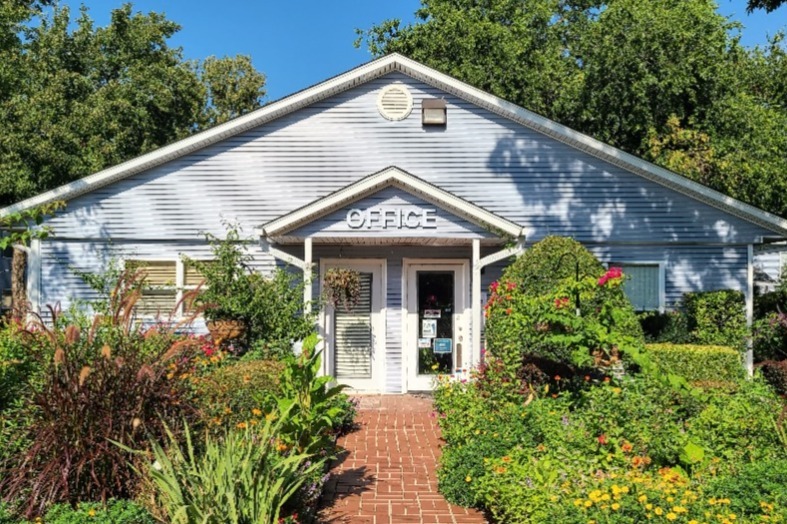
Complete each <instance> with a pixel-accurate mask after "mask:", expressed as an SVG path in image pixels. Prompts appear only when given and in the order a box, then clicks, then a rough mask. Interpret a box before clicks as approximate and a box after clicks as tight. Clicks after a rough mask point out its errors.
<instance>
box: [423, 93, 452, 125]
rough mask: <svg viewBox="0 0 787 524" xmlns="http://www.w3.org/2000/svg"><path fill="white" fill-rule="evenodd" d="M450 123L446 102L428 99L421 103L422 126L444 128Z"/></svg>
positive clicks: (439, 99)
mask: <svg viewBox="0 0 787 524" xmlns="http://www.w3.org/2000/svg"><path fill="white" fill-rule="evenodd" d="M447 123H448V114H447V111H446V106H445V100H443V99H442V98H427V99H425V100H423V101H421V124H422V125H425V126H444V125H446V124H447Z"/></svg>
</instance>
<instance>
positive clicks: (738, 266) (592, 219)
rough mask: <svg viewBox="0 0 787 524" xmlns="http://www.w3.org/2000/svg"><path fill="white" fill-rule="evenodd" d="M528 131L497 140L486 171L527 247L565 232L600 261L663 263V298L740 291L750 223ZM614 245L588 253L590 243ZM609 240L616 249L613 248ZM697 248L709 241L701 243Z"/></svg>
mask: <svg viewBox="0 0 787 524" xmlns="http://www.w3.org/2000/svg"><path fill="white" fill-rule="evenodd" d="M534 136H536V135H533V134H532V133H528V132H527V131H523V132H516V131H511V132H509V133H507V134H506V135H505V136H503V137H502V138H500V139H499V140H498V141H497V144H496V146H495V148H494V150H493V151H492V152H491V153H490V155H489V157H488V159H487V164H486V165H487V168H488V169H489V170H490V171H491V172H493V173H494V174H495V175H496V176H498V177H506V178H508V179H510V180H511V181H512V182H513V183H514V185H515V186H516V188H517V190H518V192H519V197H520V198H521V206H522V207H521V208H520V214H522V215H525V217H526V218H525V219H524V220H522V224H523V225H524V226H526V227H527V228H528V231H529V239H528V240H529V242H530V241H537V240H538V239H540V238H543V237H545V236H547V235H570V236H572V237H574V238H576V239H577V240H579V241H581V242H583V243H586V244H587V245H589V246H591V249H592V250H593V251H594V252H595V253H596V255H597V256H598V257H599V258H600V259H601V260H602V261H605V262H615V261H629V262H633V261H635V260H641V261H663V262H666V263H667V272H666V276H667V282H666V286H667V291H668V303H669V302H670V301H671V300H670V298H673V297H670V294H673V295H675V294H676V293H677V294H678V295H679V294H680V293H683V292H687V291H702V290H710V289H718V288H731V289H740V290H743V289H745V287H746V263H747V254H746V247H745V246H728V247H724V246H719V244H728V245H729V244H735V243H745V242H750V241H751V240H752V239H753V238H754V237H755V236H757V235H759V234H762V230H760V229H759V228H758V227H757V226H755V225H753V224H749V223H747V222H745V221H743V220H741V219H738V218H736V217H732V216H729V215H727V214H725V213H724V212H722V211H720V210H718V209H715V208H713V207H711V206H708V205H706V204H703V203H701V202H698V201H696V200H694V199H692V198H690V197H688V196H685V195H683V194H681V193H678V192H677V191H675V190H672V189H668V188H666V187H664V186H661V185H659V184H657V183H655V182H652V181H649V180H647V179H645V178H643V177H640V176H639V175H636V174H633V173H630V172H628V171H625V170H623V169H621V168H618V167H616V166H614V165H612V164H609V163H607V162H605V161H603V160H600V159H597V158H595V157H593V156H591V155H589V154H586V153H582V152H579V151H577V150H576V149H574V148H572V147H570V146H567V145H565V144H562V143H560V142H557V141H555V140H552V139H549V138H544V139H541V138H539V139H538V140H536V139H535V138H534ZM595 243H598V244H604V243H612V244H613V246H609V247H600V246H599V247H597V248H592V246H593V244H595ZM614 243H620V244H622V245H618V246H617V247H615V246H614ZM699 244H716V246H707V245H705V246H702V245H699Z"/></svg>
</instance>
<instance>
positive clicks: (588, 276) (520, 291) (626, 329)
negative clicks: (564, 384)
mask: <svg viewBox="0 0 787 524" xmlns="http://www.w3.org/2000/svg"><path fill="white" fill-rule="evenodd" d="M577 268H578V270H579V271H578V274H577ZM623 278H625V275H623V274H622V273H621V272H620V270H619V269H618V268H611V269H610V270H608V271H606V272H605V270H604V268H603V266H602V265H601V264H600V263H599V262H598V260H596V258H595V257H594V256H593V255H592V254H591V253H590V252H589V251H587V250H586V249H585V248H584V247H583V246H582V245H581V244H579V243H578V242H576V241H575V240H572V239H569V238H562V237H547V238H545V239H544V240H542V241H541V242H538V243H536V244H534V245H533V247H531V248H530V249H528V250H527V251H526V252H525V253H524V254H523V255H522V256H521V257H519V258H518V259H517V260H516V261H515V262H514V263H513V264H511V266H509V267H508V268H507V269H506V270H505V272H504V273H503V276H502V278H501V279H500V281H499V282H495V283H494V284H493V285H492V287H491V289H490V291H491V298H490V300H489V303H488V304H487V307H486V314H487V318H488V322H487V346H488V347H487V349H488V352H489V353H490V355H492V356H494V357H498V358H500V359H502V360H503V361H504V362H505V363H506V366H507V367H508V368H509V369H511V368H512V367H513V368H515V367H517V366H518V365H519V364H520V363H521V361H522V357H523V356H535V357H539V358H542V359H547V360H553V361H558V362H563V363H566V364H572V365H580V366H585V365H589V364H592V363H595V364H600V363H604V362H606V363H610V362H613V361H615V360H617V359H618V358H620V356H621V354H624V353H626V352H627V351H628V352H634V351H637V350H638V349H640V348H641V347H642V345H643V339H642V330H641V328H640V325H639V322H638V321H637V317H636V315H635V313H634V310H633V308H632V307H631V304H630V303H629V301H628V299H627V298H626V296H625V294H624V292H623V289H622V287H621V285H620V284H621V283H622V279H623ZM577 313H578V314H577Z"/></svg>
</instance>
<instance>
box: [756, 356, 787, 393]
mask: <svg viewBox="0 0 787 524" xmlns="http://www.w3.org/2000/svg"><path fill="white" fill-rule="evenodd" d="M760 371H761V373H762V376H763V378H764V379H765V380H766V381H767V382H768V384H770V385H771V387H773V389H774V391H776V393H778V394H779V395H787V360H766V361H765V362H763V363H762V364H760Z"/></svg>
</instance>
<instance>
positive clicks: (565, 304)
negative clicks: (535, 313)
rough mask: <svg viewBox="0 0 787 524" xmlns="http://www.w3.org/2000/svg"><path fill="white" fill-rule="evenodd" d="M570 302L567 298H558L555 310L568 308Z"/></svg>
mask: <svg viewBox="0 0 787 524" xmlns="http://www.w3.org/2000/svg"><path fill="white" fill-rule="evenodd" d="M568 303H569V300H568V298H567V297H563V298H556V299H555V308H557V309H563V308H564V307H568Z"/></svg>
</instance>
